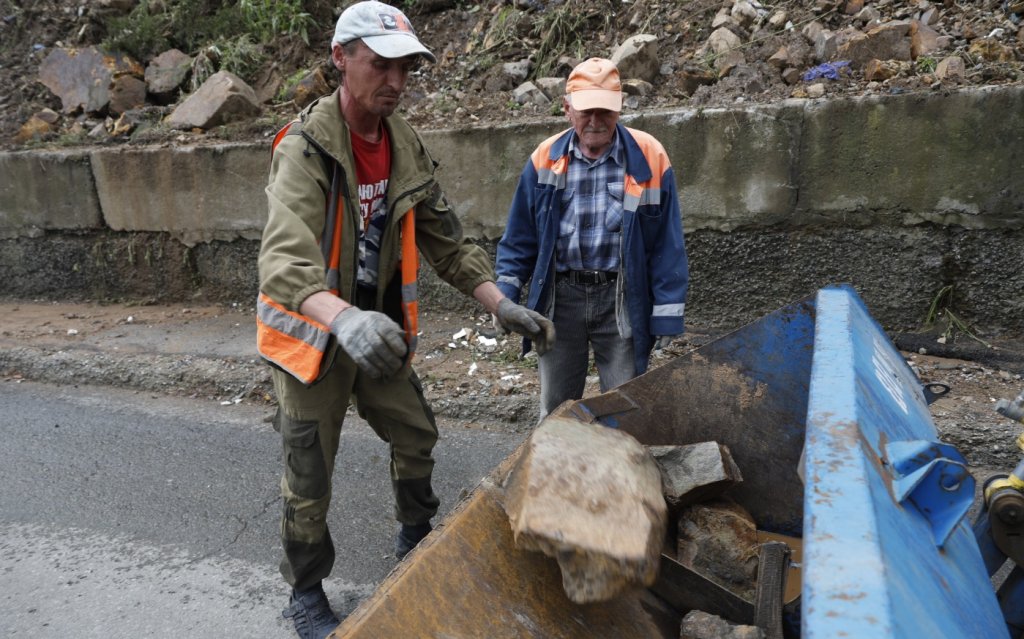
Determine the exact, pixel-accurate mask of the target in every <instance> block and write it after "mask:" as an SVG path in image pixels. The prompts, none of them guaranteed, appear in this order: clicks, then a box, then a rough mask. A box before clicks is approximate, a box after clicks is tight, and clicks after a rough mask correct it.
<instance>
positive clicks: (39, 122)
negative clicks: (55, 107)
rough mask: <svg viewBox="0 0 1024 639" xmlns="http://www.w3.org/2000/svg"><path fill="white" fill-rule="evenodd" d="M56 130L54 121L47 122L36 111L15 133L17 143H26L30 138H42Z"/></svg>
mask: <svg viewBox="0 0 1024 639" xmlns="http://www.w3.org/2000/svg"><path fill="white" fill-rule="evenodd" d="M55 130H56V127H55V126H54V123H53V122H47V121H46V120H45V119H44V118H42V117H40V115H39V114H38V113H35V114H33V115H32V117H30V118H29V119H28V120H26V121H25V123H24V124H22V125H21V127H20V128H19V129H18V132H17V133H16V134H15V135H14V140H13V141H14V143H15V144H24V143H26V142H28V141H29V140H40V139H42V138H44V137H46V135H48V134H49V133H52V132H53V131H55Z"/></svg>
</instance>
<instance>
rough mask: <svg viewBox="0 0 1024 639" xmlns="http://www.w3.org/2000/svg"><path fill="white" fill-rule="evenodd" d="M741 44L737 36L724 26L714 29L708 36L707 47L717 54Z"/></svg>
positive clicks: (726, 51) (736, 47)
mask: <svg viewBox="0 0 1024 639" xmlns="http://www.w3.org/2000/svg"><path fill="white" fill-rule="evenodd" d="M742 45H743V42H742V41H741V40H740V38H739V36H738V35H736V34H735V33H733V32H732V31H730V30H728V29H726V28H725V27H721V28H719V29H715V30H714V31H713V32H712V33H711V35H710V36H709V37H708V49H710V50H711V52H712V53H715V54H717V55H722V54H725V53H728V52H729V51H732V50H733V49H738V48H739V47H740V46H742Z"/></svg>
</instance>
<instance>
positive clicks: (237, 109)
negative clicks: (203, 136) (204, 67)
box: [166, 71, 260, 129]
mask: <svg viewBox="0 0 1024 639" xmlns="http://www.w3.org/2000/svg"><path fill="white" fill-rule="evenodd" d="M259 113H260V106H259V103H258V101H257V99H256V93H255V92H253V90H252V88H251V87H250V86H249V85H248V84H246V83H245V82H244V81H243V80H242V79H241V78H239V77H238V76H237V75H235V74H234V73H231V72H230V71H218V72H217V73H214V74H213V75H211V76H210V77H209V79H207V80H206V82H204V83H203V85H202V86H201V87H199V90H198V91H196V92H195V93H193V94H192V95H190V96H189V97H188V98H187V99H186V100H185V101H184V102H182V103H181V104H180V105H179V106H178V107H177V108H176V109H174V111H173V112H171V114H170V115H169V116H167V120H166V123H167V124H168V125H169V126H172V127H175V128H180V129H192V128H197V129H209V128H213V127H215V126H220V125H222V124H226V123H228V122H231V121H234V120H239V119H245V118H249V117H253V116H256V115H259Z"/></svg>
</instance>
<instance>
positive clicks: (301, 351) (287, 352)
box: [256, 122, 419, 385]
mask: <svg viewBox="0 0 1024 639" xmlns="http://www.w3.org/2000/svg"><path fill="white" fill-rule="evenodd" d="M293 124H295V122H291V123H289V124H286V125H285V126H284V127H282V128H281V130H280V131H278V132H277V135H275V136H274V141H273V144H272V146H271V153H273V152H274V150H275V149H276V148H277V145H278V144H279V143H280V142H281V140H282V139H283V138H284V137H285V136H286V135H288V134H289V131H290V129H291V127H292V125H293ZM293 134H294V133H293ZM340 191H341V190H340V189H337V188H332V189H331V194H330V197H328V199H327V215H326V219H325V223H324V229H323V232H322V234H321V236H320V240H319V242H320V247H321V252H322V253H323V255H324V256H325V259H326V264H325V269H326V272H325V278H326V283H327V290H329V291H330V292H331V293H333V294H334V295H339V296H340V295H341V291H340V289H339V281H340V279H339V272H340V267H341V240H342V237H341V229H342V220H343V219H344V217H343V216H344V212H345V200H344V197H342V195H341V192H340ZM401 238H402V239H401V277H402V287H401V288H402V315H403V320H404V321H403V323H404V325H405V326H404V328H405V341H406V343H407V344H408V346H409V350H408V353H407V355H406V358H405V364H404V365H405V366H409V365H410V363H411V362H412V358H413V355H414V354H415V351H416V339H417V334H418V332H419V319H418V304H417V288H416V283H417V280H418V275H419V254H418V252H417V249H416V216H415V210H414V209H410V210H409V211H408V212H407V213H406V214H405V216H403V218H402V227H401ZM330 346H331V332H330V328H329V327H327V326H325V325H324V324H321V323H320V322H317V321H315V320H313V319H311V318H309V317H306V316H305V315H302V314H301V313H297V312H295V311H289V310H288V309H286V308H285V307H284V306H283V305H282V304H280V303H278V302H275V301H274V300H272V299H271V298H270V297H269V296H268V295H266V294H265V293H263V292H260V295H259V299H258V300H257V304H256V348H257V350H258V351H259V353H260V355H261V356H262V357H263V358H264V359H266V360H268V361H269V362H271V363H272V364H274V365H275V366H277V367H279V368H281V369H282V370H284V371H286V372H287V373H289V374H291V375H292V376H294V377H295V378H296V379H298V380H299V381H301V382H303V383H304V384H307V385H309V384H312V383H313V382H315V381H317V380H318V379H320V378H321V377H323V375H324V374H325V373H326V372H327V369H328V367H329V366H330V361H328V358H327V357H326V355H327V353H328V350H329V348H330Z"/></svg>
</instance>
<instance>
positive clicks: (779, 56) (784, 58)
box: [768, 47, 790, 70]
mask: <svg viewBox="0 0 1024 639" xmlns="http://www.w3.org/2000/svg"><path fill="white" fill-rule="evenodd" d="M768 64H770V65H772V66H773V67H775V68H776V69H779V70H782V69H785V68H786V67H788V66H790V62H789V49H787V48H786V47H779V50H778V51H776V52H775V53H773V54H772V57H770V58H768Z"/></svg>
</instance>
